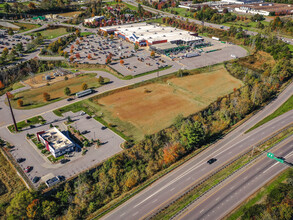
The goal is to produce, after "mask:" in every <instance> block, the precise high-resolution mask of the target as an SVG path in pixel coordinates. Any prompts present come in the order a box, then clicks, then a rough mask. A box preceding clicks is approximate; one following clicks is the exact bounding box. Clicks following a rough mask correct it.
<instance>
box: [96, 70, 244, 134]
mask: <svg viewBox="0 0 293 220" xmlns="http://www.w3.org/2000/svg"><path fill="white" fill-rule="evenodd" d="M240 86H242V82H241V81H239V80H237V79H236V78H234V77H232V76H231V75H229V73H228V72H227V71H226V70H225V69H224V67H223V66H220V67H218V68H217V70H215V71H212V72H209V73H202V74H198V75H191V76H186V77H183V78H173V79H170V80H167V82H164V83H153V84H149V85H146V86H142V87H138V88H135V89H130V90H127V91H123V92H118V93H115V94H112V95H109V96H106V97H103V98H101V99H99V100H95V103H96V104H99V107H100V111H101V112H103V114H104V117H105V120H106V121H108V122H109V123H114V124H115V125H117V127H118V128H119V129H120V130H123V132H125V134H126V135H130V136H133V137H135V138H137V139H140V138H142V137H143V135H144V134H151V133H154V132H157V131H159V130H161V129H163V128H165V127H167V126H169V125H171V124H172V122H173V121H174V118H175V117H176V116H177V115H179V114H183V115H184V116H188V115H190V114H192V113H195V112H197V111H199V110H201V109H203V108H204V107H206V106H207V105H208V104H209V103H211V102H212V101H214V100H216V99H217V97H219V96H223V95H226V94H228V93H230V92H232V91H233V89H234V88H239V87H240ZM119 121H122V122H128V123H130V124H131V125H133V127H135V128H136V129H133V127H132V126H130V127H129V129H128V128H127V127H125V126H127V124H125V123H119ZM133 131H134V133H133Z"/></svg>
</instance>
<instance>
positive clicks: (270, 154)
mask: <svg viewBox="0 0 293 220" xmlns="http://www.w3.org/2000/svg"><path fill="white" fill-rule="evenodd" d="M267 157H268V158H271V159H273V160H276V161H278V162H280V163H284V160H283V159H280V158H278V157H275V155H274V154H273V153H271V152H268V153H267Z"/></svg>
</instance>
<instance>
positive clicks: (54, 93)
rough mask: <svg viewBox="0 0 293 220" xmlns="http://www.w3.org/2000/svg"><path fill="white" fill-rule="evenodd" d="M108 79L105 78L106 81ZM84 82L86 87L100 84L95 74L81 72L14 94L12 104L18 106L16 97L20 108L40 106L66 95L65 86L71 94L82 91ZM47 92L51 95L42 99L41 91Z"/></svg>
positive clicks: (95, 86)
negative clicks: (20, 105) (46, 99)
mask: <svg viewBox="0 0 293 220" xmlns="http://www.w3.org/2000/svg"><path fill="white" fill-rule="evenodd" d="M107 81H108V79H105V82H107ZM83 83H86V84H87V85H88V88H97V87H99V86H100V84H99V82H98V78H97V77H96V74H83V75H79V76H77V77H73V78H71V79H68V80H63V81H60V82H56V83H54V84H50V85H49V86H44V87H40V88H36V89H30V90H26V91H23V92H20V93H17V94H15V99H14V100H13V101H12V106H13V107H14V108H19V107H18V106H17V99H22V100H23V102H24V106H23V107H21V108H20V109H30V108H36V107H40V106H43V105H46V104H49V103H50V102H54V101H58V100H60V99H62V98H66V97H67V96H66V95H65V94H64V89H65V87H69V89H70V90H71V94H74V93H76V92H80V91H82V88H81V86H82V84H83ZM44 92H47V93H49V95H50V96H51V97H50V98H51V99H50V101H49V102H45V101H44V100H43V93H44Z"/></svg>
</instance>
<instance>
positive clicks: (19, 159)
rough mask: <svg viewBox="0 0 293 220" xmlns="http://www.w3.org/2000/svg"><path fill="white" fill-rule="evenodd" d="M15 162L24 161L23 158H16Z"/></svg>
mask: <svg viewBox="0 0 293 220" xmlns="http://www.w3.org/2000/svg"><path fill="white" fill-rule="evenodd" d="M16 161H17V163H21V162H23V161H25V158H18V159H17V160H16Z"/></svg>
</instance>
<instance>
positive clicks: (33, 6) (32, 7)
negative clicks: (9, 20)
mask: <svg viewBox="0 0 293 220" xmlns="http://www.w3.org/2000/svg"><path fill="white" fill-rule="evenodd" d="M28 7H29V8H30V9H32V10H34V9H36V5H35V3H33V2H30V3H29V4H28Z"/></svg>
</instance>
